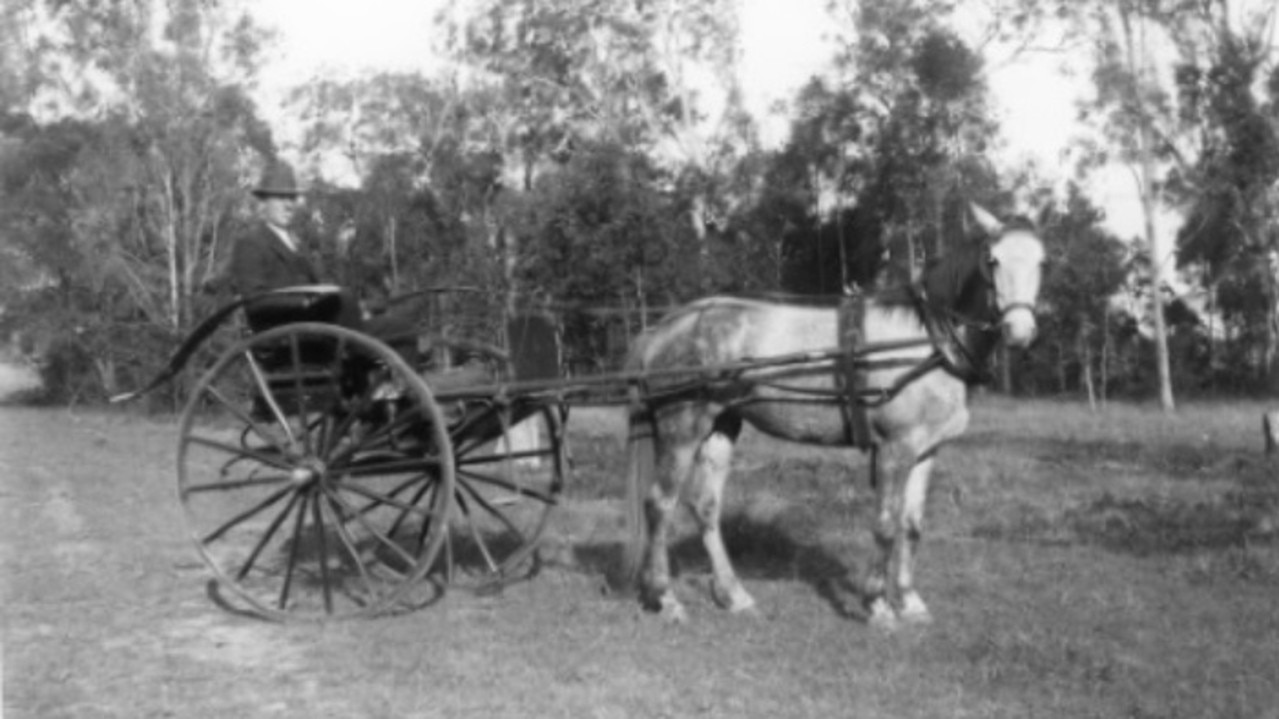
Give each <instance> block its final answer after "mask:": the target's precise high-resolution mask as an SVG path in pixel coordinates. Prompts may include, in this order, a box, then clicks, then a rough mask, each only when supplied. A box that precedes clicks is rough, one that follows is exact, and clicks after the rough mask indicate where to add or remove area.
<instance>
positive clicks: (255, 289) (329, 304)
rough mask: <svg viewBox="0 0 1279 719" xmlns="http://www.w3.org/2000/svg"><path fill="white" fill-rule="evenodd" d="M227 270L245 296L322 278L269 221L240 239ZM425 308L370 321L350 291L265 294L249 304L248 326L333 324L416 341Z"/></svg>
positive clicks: (410, 306) (395, 340)
mask: <svg viewBox="0 0 1279 719" xmlns="http://www.w3.org/2000/svg"><path fill="white" fill-rule="evenodd" d="M227 273H228V275H229V278H228V279H229V280H230V282H231V287H232V288H233V290H234V291H235V293H236V294H238V295H240V296H241V297H247V296H249V295H254V294H258V293H261V292H268V291H270V290H277V289H280V288H282V287H293V286H297V285H315V284H320V283H322V282H323V280H322V279H321V278H320V273H319V272H317V271H316V269H315V265H313V264H311V262H310V261H309V260H307V258H306V257H303V256H302V255H301V254H299V253H297V252H294V251H293V250H291V249H289V247H288V245H285V244H284V241H283V240H281V239H280V237H279V235H276V234H275V232H273V231H272V230H271V228H269V227H267V226H266V223H265V222H261V223H258V225H257V226H256V227H255V228H254V229H253V230H252V231H251V232H248V233H246V234H244V235H242V236H240V237H239V238H238V239H237V240H236V243H235V246H234V247H233V248H232V249H231V262H230V264H229V266H228V268H227ZM424 311H425V310H424V308H423V307H422V306H421V303H420V302H414V303H405V304H404V305H403V306H402V307H399V308H397V311H395V312H390V313H387V314H385V315H382V316H379V317H374V318H373V319H372V320H370V321H368V322H365V321H364V319H363V317H362V313H361V311H360V303H359V301H358V300H357V299H356V298H355V296H354V295H353V294H351V293H350V292H349V291H347V290H341V291H340V292H337V293H335V294H331V295H325V296H319V297H317V296H303V295H288V296H282V297H264V298H262V299H260V300H258V301H256V302H254V303H253V304H252V305H250V306H248V307H246V308H245V314H246V315H247V317H248V320H249V326H250V328H252V329H253V330H254V331H255V332H256V331H260V330H264V329H267V328H269V327H273V326H276V325H279V324H283V323H287V322H299V321H306V322H333V323H336V324H339V325H342V326H344V327H350V328H352V329H357V330H361V331H365V332H368V333H369V334H372V335H373V336H375V337H378V338H381V339H384V340H387V341H388V342H392V343H393V345H394V344H396V343H399V342H404V341H409V342H415V341H416V335H417V334H418V330H417V325H418V323H419V321H420V320H421V319H422V315H423V314H424Z"/></svg>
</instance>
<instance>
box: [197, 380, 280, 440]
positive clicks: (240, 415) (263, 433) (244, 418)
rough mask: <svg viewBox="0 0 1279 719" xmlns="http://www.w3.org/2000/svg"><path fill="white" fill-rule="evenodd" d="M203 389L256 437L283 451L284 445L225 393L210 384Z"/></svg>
mask: <svg viewBox="0 0 1279 719" xmlns="http://www.w3.org/2000/svg"><path fill="white" fill-rule="evenodd" d="M205 391H206V393H207V394H209V395H210V396H212V397H213V398H214V399H215V400H217V402H218V404H219V405H221V406H222V407H224V408H226V409H227V410H228V411H230V412H231V414H233V415H235V418H236V419H238V420H240V421H241V422H243V423H244V424H245V425H246V426H247V427H248V429H249V430H252V432H253V433H254V434H256V435H257V436H258V437H261V438H262V439H264V440H266V441H267V442H269V443H270V444H271V445H272V446H273V447H275V448H276V449H278V450H279V451H280V452H284V451H285V447H284V446H283V445H281V444H280V443H279V441H278V440H277V439H276V438H275V437H273V436H271V433H270V432H268V431H267V430H266V428H265V427H263V426H262V424H261V423H260V422H258V421H257V420H255V419H253V418H252V417H250V416H249V413H248V412H245V411H244V409H243V408H242V407H240V406H239V404H238V403H236V402H232V401H231V400H230V399H228V398H227V397H226V395H224V394H222V392H220V391H218V388H217V387H214V386H212V385H210V386H209V387H208V388H207V389H206V390H205Z"/></svg>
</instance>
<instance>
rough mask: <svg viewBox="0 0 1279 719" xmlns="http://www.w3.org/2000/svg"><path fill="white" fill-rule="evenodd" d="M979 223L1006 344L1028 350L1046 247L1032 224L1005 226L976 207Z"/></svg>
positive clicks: (988, 271) (1032, 333)
mask: <svg viewBox="0 0 1279 719" xmlns="http://www.w3.org/2000/svg"><path fill="white" fill-rule="evenodd" d="M972 210H973V215H974V216H975V217H976V219H977V223H978V224H980V225H981V227H982V229H983V230H985V231H986V236H987V237H988V238H990V239H989V240H987V244H986V267H985V270H984V271H985V272H986V273H987V276H988V278H989V280H990V283H991V286H992V287H993V288H994V305H995V311H996V312H997V313H998V315H999V323H1000V326H1001V329H1002V331H1003V334H1004V341H1005V342H1006V343H1007V344H1008V345H1010V346H1013V347H1025V346H1026V345H1028V344H1030V343H1031V341H1032V340H1034V339H1035V332H1036V327H1035V302H1036V301H1037V300H1038V298H1039V284H1040V279H1041V276H1042V273H1043V264H1044V245H1043V243H1042V242H1041V241H1040V240H1039V237H1038V236H1037V235H1036V234H1035V231H1034V229H1033V228H1032V227H1030V226H1029V225H1022V224H1009V225H1005V224H1004V223H1002V222H1000V221H999V220H997V219H995V217H994V216H993V215H991V214H990V213H989V212H987V211H985V210H983V209H982V208H981V207H978V206H977V205H973V206H972Z"/></svg>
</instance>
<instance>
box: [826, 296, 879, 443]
mask: <svg viewBox="0 0 1279 719" xmlns="http://www.w3.org/2000/svg"><path fill="white" fill-rule="evenodd" d="M865 309H866V301H865V298H864V297H863V296H862V295H861V294H852V295H847V296H845V297H844V298H842V299H841V300H840V302H839V348H840V350H841V353H840V360H839V366H838V367H836V368H835V382H836V385H837V386H838V388H839V390H840V395H841V397H840V402H839V407H840V413H841V414H842V415H843V420H844V433H845V440H846V441H847V442H848V444H849V445H850V446H853V447H857V448H859V449H866V448H867V447H869V446H870V445H871V444H873V443H874V442H873V440H872V437H871V431H870V419H869V417H868V414H869V410H868V408H867V405H866V402H865V401H863V395H864V394H865V393H866V391H867V384H868V381H869V380H868V378H867V376H866V375H867V373H866V369H867V367H866V362H865V361H863V359H862V357H861V354H860V352H859V350H861V349H862V347H863V345H864V342H865V337H864V333H863V330H862V327H863V321H864V319H865Z"/></svg>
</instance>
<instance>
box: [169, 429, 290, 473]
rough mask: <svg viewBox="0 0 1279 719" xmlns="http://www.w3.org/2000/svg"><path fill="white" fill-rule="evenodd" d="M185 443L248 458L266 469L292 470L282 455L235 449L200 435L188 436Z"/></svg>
mask: <svg viewBox="0 0 1279 719" xmlns="http://www.w3.org/2000/svg"><path fill="white" fill-rule="evenodd" d="M185 442H190V443H193V444H198V445H201V446H203V447H208V448H210V449H217V450H221V451H223V452H225V453H227V454H231V455H235V456H236V457H237V458H248V459H252V460H256V461H257V462H259V463H260V464H265V465H267V466H268V467H275V468H276V469H283V470H289V469H292V468H293V465H291V464H290V463H289V462H288V461H287V460H286V458H285V457H284V455H283V454H281V455H280V456H276V455H272V454H268V453H265V452H260V451H258V450H256V449H252V448H250V447H237V446H235V445H233V444H228V443H227V442H223V441H222V440H220V439H213V438H212V437H201V436H200V435H197V434H191V435H188V436H187V437H186V439H185Z"/></svg>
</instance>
